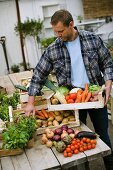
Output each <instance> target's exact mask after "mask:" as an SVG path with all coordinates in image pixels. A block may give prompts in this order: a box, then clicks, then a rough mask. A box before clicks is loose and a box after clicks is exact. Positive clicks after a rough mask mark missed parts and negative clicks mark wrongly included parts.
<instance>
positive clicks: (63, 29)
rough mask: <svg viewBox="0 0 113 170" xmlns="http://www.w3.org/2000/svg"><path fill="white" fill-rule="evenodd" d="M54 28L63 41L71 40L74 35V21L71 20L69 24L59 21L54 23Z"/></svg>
mask: <svg viewBox="0 0 113 170" xmlns="http://www.w3.org/2000/svg"><path fill="white" fill-rule="evenodd" d="M52 28H53V30H54V32H55V34H56V35H57V37H60V38H61V39H62V40H63V41H71V40H72V36H73V22H72V21H71V22H70V24H69V26H64V25H63V23H62V22H58V23H57V24H56V25H52Z"/></svg>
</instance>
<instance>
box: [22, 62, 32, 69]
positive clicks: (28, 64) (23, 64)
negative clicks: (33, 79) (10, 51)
mask: <svg viewBox="0 0 113 170" xmlns="http://www.w3.org/2000/svg"><path fill="white" fill-rule="evenodd" d="M19 66H20V67H23V68H24V67H25V63H24V62H21V63H19ZM26 66H27V69H30V67H31V66H30V63H26Z"/></svg>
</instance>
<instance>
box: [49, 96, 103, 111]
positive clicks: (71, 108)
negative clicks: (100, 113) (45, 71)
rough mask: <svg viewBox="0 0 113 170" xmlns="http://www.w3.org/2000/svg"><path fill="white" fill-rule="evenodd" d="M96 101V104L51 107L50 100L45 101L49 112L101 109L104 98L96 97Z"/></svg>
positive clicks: (86, 103) (85, 103)
mask: <svg viewBox="0 0 113 170" xmlns="http://www.w3.org/2000/svg"><path fill="white" fill-rule="evenodd" d="M98 99H99V100H98V101H96V102H84V103H72V104H57V105H52V104H51V101H50V99H47V104H48V110H49V111H58V110H79V109H92V108H103V106H104V98H103V97H102V94H99V95H98Z"/></svg>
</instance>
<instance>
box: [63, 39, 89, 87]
mask: <svg viewBox="0 0 113 170" xmlns="http://www.w3.org/2000/svg"><path fill="white" fill-rule="evenodd" d="M65 44H66V47H67V49H68V51H69V54H70V57H71V82H72V85H74V86H75V87H81V88H84V85H85V83H89V79H88V76H87V73H86V69H85V66H84V63H83V58H82V54H81V46H80V40H79V36H78V37H77V38H76V39H75V40H74V41H70V42H66V43H65Z"/></svg>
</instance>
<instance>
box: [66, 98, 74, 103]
mask: <svg viewBox="0 0 113 170" xmlns="http://www.w3.org/2000/svg"><path fill="white" fill-rule="evenodd" d="M67 103H75V102H74V100H73V99H68V100H67Z"/></svg>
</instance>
